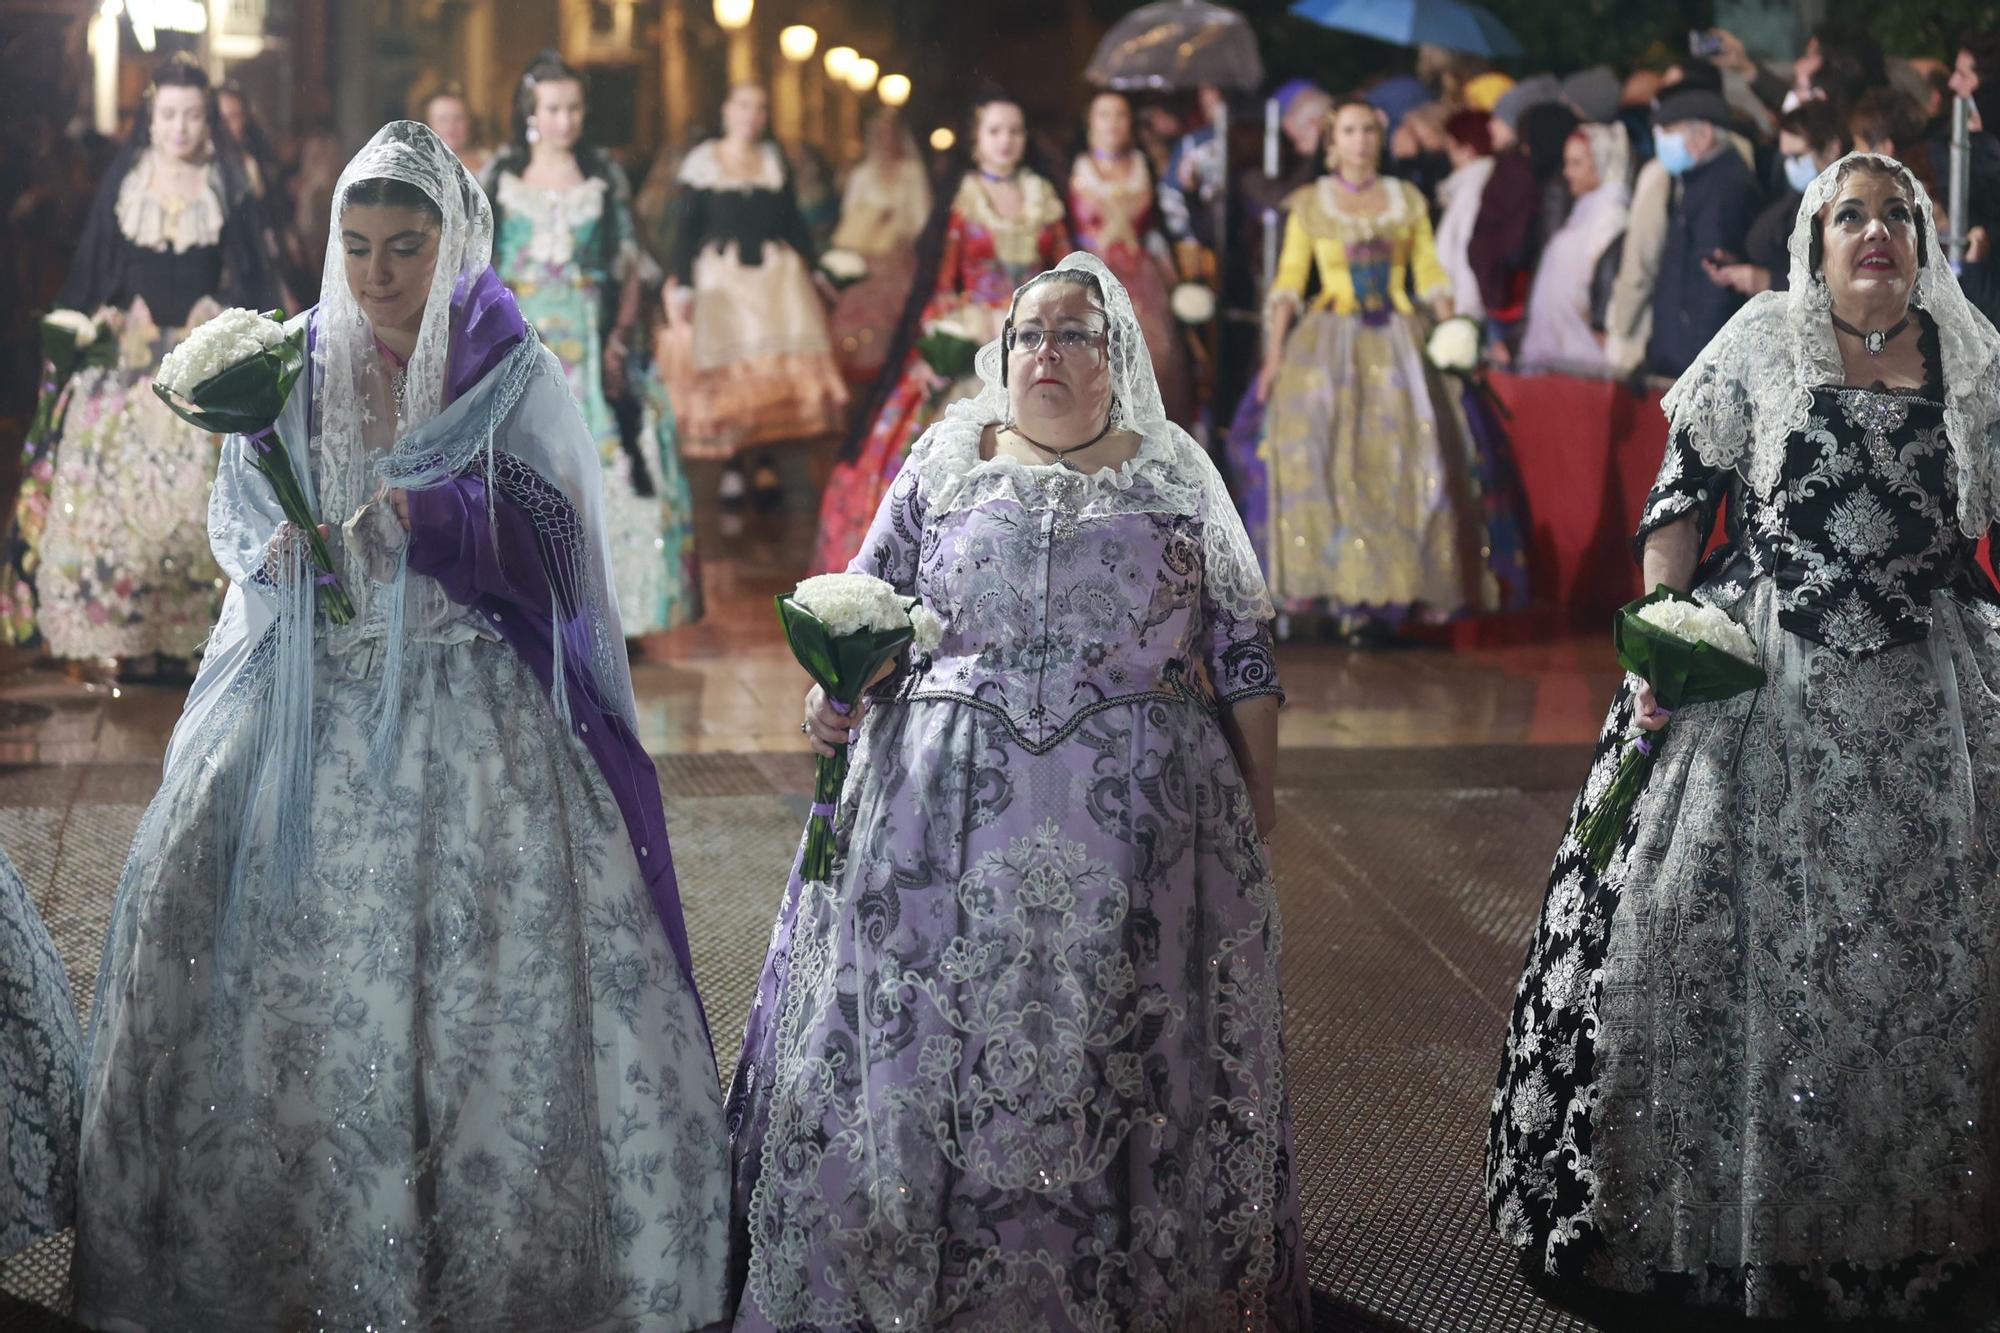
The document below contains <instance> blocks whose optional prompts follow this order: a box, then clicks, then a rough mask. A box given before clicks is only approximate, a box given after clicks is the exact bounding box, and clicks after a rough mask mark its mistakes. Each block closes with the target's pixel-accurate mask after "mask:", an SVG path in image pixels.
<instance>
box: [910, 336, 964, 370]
mask: <svg viewBox="0 0 2000 1333" xmlns="http://www.w3.org/2000/svg"><path fill="white" fill-rule="evenodd" d="M917 354H918V355H919V356H921V357H923V359H924V361H925V363H926V364H928V365H929V366H930V368H931V369H932V370H934V371H936V372H937V373H938V374H939V375H941V376H943V377H944V378H945V379H947V380H961V379H964V378H965V377H966V376H967V375H970V374H971V373H972V367H973V363H974V361H976V360H977V359H978V356H979V344H978V343H976V342H974V341H972V340H971V339H970V338H961V337H959V336H958V335H957V334H955V333H926V334H923V335H922V336H920V337H919V338H918V339H917Z"/></svg>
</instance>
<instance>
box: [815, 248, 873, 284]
mask: <svg viewBox="0 0 2000 1333" xmlns="http://www.w3.org/2000/svg"><path fill="white" fill-rule="evenodd" d="M819 271H820V272H822V273H824V274H826V278H827V281H828V282H831V283H832V284H833V285H834V286H836V287H852V286H853V285H854V284H855V283H857V282H859V281H861V280H862V279H863V278H865V277H867V276H868V261H867V259H865V258H864V257H862V256H861V255H858V254H856V253H855V252H854V251H852V250H828V251H827V252H826V253H825V254H823V255H821V256H820V257H819Z"/></svg>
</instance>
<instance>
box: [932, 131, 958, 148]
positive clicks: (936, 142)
mask: <svg viewBox="0 0 2000 1333" xmlns="http://www.w3.org/2000/svg"><path fill="white" fill-rule="evenodd" d="M957 142H958V136H957V135H956V134H953V133H952V132H951V131H950V130H949V129H947V128H945V127H944V126H943V125H940V126H938V127H937V128H936V129H934V130H932V131H931V147H932V148H935V149H936V150H937V151H938V152H940V153H949V152H950V151H951V146H952V145H953V144H955V143H957Z"/></svg>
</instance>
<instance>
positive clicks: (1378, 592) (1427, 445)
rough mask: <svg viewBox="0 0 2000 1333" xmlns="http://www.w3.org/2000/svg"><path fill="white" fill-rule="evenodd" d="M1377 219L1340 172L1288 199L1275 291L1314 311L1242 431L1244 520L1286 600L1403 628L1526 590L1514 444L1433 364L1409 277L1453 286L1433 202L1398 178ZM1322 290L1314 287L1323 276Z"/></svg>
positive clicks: (1251, 397) (1278, 300)
mask: <svg viewBox="0 0 2000 1333" xmlns="http://www.w3.org/2000/svg"><path fill="white" fill-rule="evenodd" d="M1382 186H1383V189H1384V191H1385V203H1384V205H1383V207H1382V209H1381V211H1380V212H1378V213H1374V214H1361V213H1356V212H1353V211H1351V210H1350V207H1349V205H1348V203H1347V202H1346V198H1345V192H1344V190H1343V188H1342V186H1341V184H1340V183H1339V182H1338V181H1337V179H1336V178H1333V177H1322V178H1321V179H1320V180H1319V181H1318V182H1317V183H1315V184H1313V185H1309V186H1306V187H1305V188H1303V189H1301V190H1298V191H1296V192H1295V193H1294V194H1293V195H1292V196H1291V198H1290V199H1289V200H1288V201H1287V208H1288V211H1289V216H1288V217H1287V219H1286V223H1285V242H1284V249H1283V252H1282V254H1281V257H1280V259H1279V264H1278V272H1277V276H1276V278H1275V280H1274V281H1273V283H1272V288H1271V297H1270V302H1271V304H1272V305H1273V306H1274V307H1275V306H1278V305H1281V304H1289V305H1290V306H1291V307H1292V308H1293V309H1294V310H1296V311H1299V312H1300V317H1299V319H1298V320H1297V322H1296V324H1295V325H1294V327H1293V329H1292V332H1291V335H1290V337H1289V338H1288V339H1287V340H1286V342H1285V346H1284V350H1283V353H1282V360H1281V362H1280V366H1279V370H1278V374H1277V378H1276V379H1275V381H1274V382H1273V383H1272V386H1271V392H1270V399H1269V402H1268V404H1267V405H1266V406H1265V407H1264V410H1263V413H1262V417H1261V420H1260V419H1259V417H1258V415H1257V413H1256V411H1255V410H1254V405H1255V401H1256V395H1255V393H1254V392H1252V393H1250V394H1248V395H1246V399H1247V401H1246V403H1245V404H1244V407H1243V410H1242V411H1240V412H1239V414H1238V416H1239V420H1238V422H1237V424H1236V426H1234V427H1232V450H1231V453H1232V458H1233V459H1234V458H1238V457H1240V455H1241V454H1242V453H1244V452H1245V450H1244V449H1243V448H1242V446H1241V444H1238V443H1237V441H1238V440H1245V441H1247V440H1254V441H1255V454H1254V457H1253V458H1252V459H1250V460H1248V464H1249V465H1248V466H1247V467H1246V466H1242V465H1241V464H1239V465H1238V466H1237V467H1236V468H1235V469H1234V470H1235V471H1236V472H1237V474H1238V478H1239V486H1240V488H1239V498H1240V501H1241V503H1242V505H1243V508H1244V509H1245V510H1246V513H1245V515H1244V523H1245V526H1246V527H1247V528H1248V529H1249V531H1250V533H1251V536H1252V539H1253V540H1254V541H1255V542H1256V543H1257V547H1258V553H1259V554H1260V555H1261V556H1262V557H1263V559H1264V562H1265V565H1264V571H1265V575H1266V577H1267V578H1268V579H1269V580H1270V584H1271V596H1272V597H1273V598H1274V599H1275V600H1276V601H1277V602H1278V604H1279V605H1280V606H1281V607H1285V608H1289V609H1291V610H1294V611H1313V612H1321V613H1326V614H1330V615H1338V616H1358V617H1363V618H1368V619H1375V620H1382V621H1387V622H1392V623H1393V622H1396V621H1400V620H1403V619H1405V618H1407V617H1411V616H1415V617H1418V618H1421V619H1427V620H1437V619H1443V618H1447V617H1450V616H1453V615H1457V614H1462V613H1468V612H1482V611H1489V610H1494V609H1497V608H1498V607H1499V606H1500V605H1501V604H1502V600H1503V594H1502V586H1503V582H1509V583H1519V584H1525V579H1524V578H1523V577H1521V576H1522V575H1524V574H1525V566H1522V565H1520V559H1521V553H1520V549H1519V546H1518V540H1517V534H1518V531H1519V529H1518V522H1519V515H1518V514H1516V513H1513V512H1511V511H1510V509H1509V507H1508V506H1506V505H1504V504H1503V505H1502V506H1501V507H1500V509H1499V511H1498V512H1495V511H1494V509H1493V507H1492V504H1491V503H1490V502H1493V501H1499V500H1501V499H1502V497H1503V496H1504V495H1505V494H1506V488H1505V487H1504V485H1503V482H1504V478H1505V477H1506V476H1507V475H1508V473H1509V472H1510V465H1509V463H1508V462H1507V460H1506V458H1505V457H1504V454H1502V453H1495V452H1493V451H1491V450H1488V449H1486V448H1483V447H1482V444H1483V442H1482V441H1476V440H1475V439H1474V437H1473V436H1472V434H1471V432H1470V430H1469V428H1468V425H1467V422H1466V418H1465V413H1464V411H1463V409H1462V407H1461V404H1460V402H1459V401H1458V387H1457V385H1456V384H1454V383H1450V382H1448V381H1447V380H1446V378H1445V377H1444V376H1443V375H1441V374H1440V373H1439V372H1437V371H1436V370H1434V369H1432V368H1431V366H1430V364H1429V362H1428V361H1427V360H1426V358H1425V355H1424V338H1425V330H1424V325H1423V323H1422V322H1421V320H1420V318H1419V316H1418V314H1417V310H1416V306H1415V304H1414V302H1413V301H1412V299H1411V297H1412V292H1411V288H1412V286H1414V288H1415V296H1416V297H1418V298H1419V299H1422V300H1427V301H1428V300H1432V299H1435V298H1437V297H1440V296H1445V295H1449V292H1450V280H1449V278H1448V277H1447V275H1446V274H1445V271H1444V269H1443V267H1442V266H1441V265H1440V264H1439V262H1438V257H1437V248H1436V245H1435V243H1434V242H1433V239H1432V236H1431V227H1430V216H1429V212H1428V206H1427V205H1426V203H1425V202H1424V199H1423V196H1422V195H1420V194H1418V193H1417V191H1416V189H1415V187H1413V186H1411V185H1409V184H1407V183H1406V182H1403V181H1395V180H1388V179H1384V180H1383V182H1382ZM1315 278H1316V279H1317V282H1318V287H1319V295H1318V296H1317V298H1315V299H1314V300H1313V301H1312V303H1311V304H1310V305H1308V304H1307V303H1306V296H1307V293H1308V290H1309V288H1310V287H1311V285H1312V283H1313V281H1314V279H1315Z"/></svg>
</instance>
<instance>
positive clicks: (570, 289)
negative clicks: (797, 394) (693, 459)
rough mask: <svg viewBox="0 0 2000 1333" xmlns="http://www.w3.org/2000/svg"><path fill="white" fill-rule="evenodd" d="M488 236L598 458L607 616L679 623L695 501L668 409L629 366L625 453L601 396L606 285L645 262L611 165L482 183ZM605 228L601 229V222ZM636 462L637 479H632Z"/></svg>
mask: <svg viewBox="0 0 2000 1333" xmlns="http://www.w3.org/2000/svg"><path fill="white" fill-rule="evenodd" d="M493 196H494V200H495V203H496V205H497V207H496V209H495V212H496V214H497V215H498V216H497V225H498V233H497V235H496V237H495V245H494V255H493V266H494V268H495V269H497V270H498V271H499V274H500V277H501V279H502V280H503V281H504V282H506V284H507V285H508V286H509V287H511V288H512V289H513V291H514V296H515V298H516V299H517V300H518V301H520V303H521V313H522V314H523V315H524V316H526V317H527V319H528V322H529V323H531V324H533V325H534V326H535V331H536V332H537V333H539V334H540V335H541V337H542V341H543V342H544V343H546V344H547V345H548V347H549V349H550V350H551V351H553V352H554V353H555V354H556V356H557V357H558V358H559V359H560V360H561V361H562V364H563V370H564V372H565V373H566V374H567V375H568V377H569V387H570V392H571V393H572V394H574V395H575V396H576V401H577V406H578V407H580V408H582V410H583V419H584V422H585V423H586V424H587V425H588V426H589V427H590V433H591V435H592V437H593V438H595V439H596V440H597V444H598V456H599V457H600V458H601V459H602V460H603V463H604V512H605V526H606V528H607V530H608V531H609V533H610V538H611V559H612V578H613V580H614V581H615V582H616V584H617V589H616V591H617V597H618V614H619V618H620V620H621V621H622V622H623V624H624V628H625V633H626V634H627V635H628V636H633V635H639V634H650V633H654V632H657V631H660V630H668V629H673V628H674V627H676V626H678V625H684V624H687V623H688V622H690V621H692V620H694V619H696V618H698V617H699V616H700V615H701V577H700V570H699V567H698V565H697V564H696V560H695V550H694V502H693V499H692V497H691V496H690V494H689V491H688V484H687V476H686V474H685V473H683V472H682V470H681V460H680V449H679V446H678V444H677V443H676V439H675V435H676V432H675V426H674V416H673V409H672V407H671V405H670V404H669V403H668V400H667V395H666V394H665V393H664V392H662V391H661V389H660V387H659V380H658V376H657V375H656V374H655V373H654V372H653V371H652V369H651V368H650V367H641V365H640V364H639V363H638V361H637V360H636V359H635V360H634V361H632V362H630V363H628V364H629V367H630V371H631V374H632V376H633V390H634V396H635V397H636V398H637V399H638V401H639V404H640V408H641V416H642V425H641V430H640V438H641V439H642V440H644V441H645V442H646V444H647V445H648V446H650V447H649V448H648V449H647V450H646V454H645V458H644V461H643V463H640V462H639V460H635V459H634V458H632V457H630V456H628V455H627V453H626V451H625V449H624V447H623V446H622V444H621V443H620V440H619V428H618V418H617V416H616V414H615V413H614V412H613V410H612V406H611V402H610V400H609V399H608V398H606V396H605V393H604V311H605V309H606V305H607V301H608V300H610V299H615V298H612V297H609V296H608V295H607V293H608V292H609V291H610V290H611V289H613V288H615V287H616V286H617V285H618V284H620V283H622V282H623V281H624V280H625V278H626V277H627V275H628V274H630V273H631V272H632V270H633V268H634V266H636V265H639V264H642V263H644V262H645V261H644V258H643V256H642V253H641V251H640V249H639V246H638V242H637V239H636V235H635V231H634V227H633V221H632V204H631V190H630V188H629V187H628V186H627V185H626V183H625V177H624V175H623V174H622V173H620V172H619V171H618V169H617V168H616V167H612V168H610V170H609V173H608V174H607V175H604V176H591V177H588V178H587V179H586V180H585V181H584V182H583V183H582V184H581V185H576V186H571V187H568V188H565V189H559V190H545V189H540V188H537V187H535V186H531V185H528V184H525V183H524V182H523V181H522V180H521V178H520V177H519V176H517V175H515V174H514V173H513V172H512V171H508V170H504V169H503V170H501V171H500V172H499V174H498V177H497V179H496V181H495V182H494V185H493ZM606 227H609V228H611V234H610V235H609V236H605V235H603V234H602V229H604V228H606ZM641 469H643V471H644V473H645V475H643V476H641V475H637V474H638V473H639V472H640V471H641Z"/></svg>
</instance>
